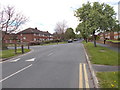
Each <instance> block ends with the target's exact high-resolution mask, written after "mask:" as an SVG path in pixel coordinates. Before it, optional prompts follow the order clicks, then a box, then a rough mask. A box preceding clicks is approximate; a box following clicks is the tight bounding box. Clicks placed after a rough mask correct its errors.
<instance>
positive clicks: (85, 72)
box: [83, 64, 89, 88]
mask: <svg viewBox="0 0 120 90" xmlns="http://www.w3.org/2000/svg"><path fill="white" fill-rule="evenodd" d="M83 65H84V76H85V88H89V81H88V75H87V71H86V65H85V64H83Z"/></svg>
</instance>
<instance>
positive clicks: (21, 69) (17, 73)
mask: <svg viewBox="0 0 120 90" xmlns="http://www.w3.org/2000/svg"><path fill="white" fill-rule="evenodd" d="M31 66H32V64H30V65H29V66H27V67H25V68H23V69H21V70H18V71H17V72H15V73H13V74H11V75H9V76H7V77H5V78H4V79H2V80H0V82H3V81H5V80H6V79H8V78H10V77H12V76H14V75H16V74H18V73H20V72H22V71H24V70H25V69H27V68H29V67H31Z"/></svg>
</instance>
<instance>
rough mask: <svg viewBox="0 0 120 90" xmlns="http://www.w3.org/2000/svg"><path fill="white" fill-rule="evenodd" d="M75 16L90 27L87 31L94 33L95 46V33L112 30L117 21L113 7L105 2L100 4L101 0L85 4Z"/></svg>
mask: <svg viewBox="0 0 120 90" xmlns="http://www.w3.org/2000/svg"><path fill="white" fill-rule="evenodd" d="M75 16H76V17H77V18H78V19H79V21H80V23H84V24H85V26H87V27H89V29H86V32H85V33H87V32H89V34H92V36H93V41H94V46H95V47H96V38H95V33H96V32H99V31H108V30H111V29H112V28H113V26H114V24H115V21H116V18H115V11H114V9H113V7H111V6H109V5H108V4H104V3H102V4H100V3H99V2H94V3H93V4H91V3H90V2H87V4H83V5H82V7H81V8H78V9H77V10H76V11H75ZM86 22H87V23H86ZM81 27H82V26H81ZM82 30H84V29H82ZM84 31H85V30H84Z"/></svg>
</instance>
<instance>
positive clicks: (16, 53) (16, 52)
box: [15, 43, 17, 54]
mask: <svg viewBox="0 0 120 90" xmlns="http://www.w3.org/2000/svg"><path fill="white" fill-rule="evenodd" d="M15 54H17V44H16V43H15Z"/></svg>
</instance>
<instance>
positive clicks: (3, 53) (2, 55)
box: [0, 49, 30, 58]
mask: <svg viewBox="0 0 120 90" xmlns="http://www.w3.org/2000/svg"><path fill="white" fill-rule="evenodd" d="M29 51H30V50H29V49H24V52H25V53H26V52H29ZM19 54H22V52H21V49H17V54H15V52H14V49H9V50H3V51H1V52H0V58H9V57H13V56H17V55H19Z"/></svg>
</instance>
